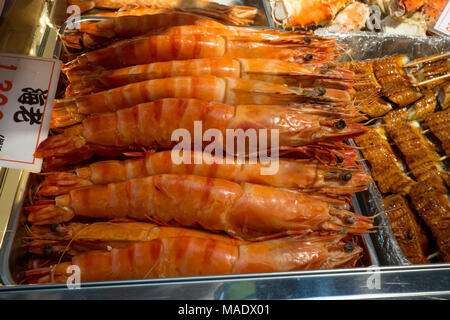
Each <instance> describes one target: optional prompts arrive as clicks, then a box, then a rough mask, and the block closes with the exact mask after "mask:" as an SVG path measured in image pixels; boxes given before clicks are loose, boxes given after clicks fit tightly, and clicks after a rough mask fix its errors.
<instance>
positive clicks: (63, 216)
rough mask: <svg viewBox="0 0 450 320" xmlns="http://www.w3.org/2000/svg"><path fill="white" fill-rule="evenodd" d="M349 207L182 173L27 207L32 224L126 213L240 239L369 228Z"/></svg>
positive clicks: (73, 193)
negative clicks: (304, 231)
mask: <svg viewBox="0 0 450 320" xmlns="http://www.w3.org/2000/svg"><path fill="white" fill-rule="evenodd" d="M348 209H349V205H348V203H347V202H346V201H344V200H340V199H337V198H331V197H327V196H324V195H320V194H313V193H304V192H300V191H292V190H287V189H279V188H273V187H268V186H263V185H257V184H250V183H242V184H238V183H235V182H232V181H228V180H223V179H216V178H207V177H200V176H195V175H182V174H179V175H177V174H161V175H154V176H150V177H144V178H137V179H130V180H127V181H124V182H119V183H110V184H108V185H96V186H92V187H86V188H82V189H76V190H72V191H70V192H69V193H68V194H64V195H60V196H57V197H55V200H54V201H53V200H42V201H38V202H36V203H35V204H33V205H31V206H28V207H26V208H25V210H26V211H28V212H29V214H28V221H29V222H30V223H31V224H35V225H42V224H52V223H61V222H67V221H70V220H71V219H72V218H74V217H85V218H95V219H122V218H130V219H135V220H140V221H154V222H156V223H158V224H161V225H181V226H185V227H200V228H202V229H205V230H210V231H214V232H226V233H227V234H229V235H230V236H233V237H235V238H238V239H244V240H255V239H259V238H263V237H268V236H269V237H272V236H274V235H276V234H284V233H288V232H291V231H301V230H314V231H332V230H334V231H339V230H345V232H347V233H351V234H354V233H367V232H369V231H370V229H371V228H373V224H372V221H371V219H370V218H368V217H364V216H361V215H358V214H355V213H353V212H351V211H349V210H348Z"/></svg>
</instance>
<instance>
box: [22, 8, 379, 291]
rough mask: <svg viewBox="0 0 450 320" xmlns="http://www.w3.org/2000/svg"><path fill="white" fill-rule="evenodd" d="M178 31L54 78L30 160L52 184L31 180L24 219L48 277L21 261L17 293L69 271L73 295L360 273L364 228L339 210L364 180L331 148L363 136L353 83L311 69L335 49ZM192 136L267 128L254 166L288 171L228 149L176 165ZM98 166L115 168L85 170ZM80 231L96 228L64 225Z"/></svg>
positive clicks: (329, 44) (268, 34) (341, 150)
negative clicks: (277, 275)
mask: <svg viewBox="0 0 450 320" xmlns="http://www.w3.org/2000/svg"><path fill="white" fill-rule="evenodd" d="M164 14H165V15H171V14H172V15H184V16H186V15H189V16H192V15H191V14H189V13H178V12H176V13H173V12H166V13H164ZM149 17H152V18H149ZM117 19H119V18H117ZM143 19H150V20H152V21H166V20H164V19H161V17H159V18H158V16H157V15H152V16H147V17H145V18H143ZM158 19H159V20H158ZM194 19H198V17H195V18H194ZM202 19H204V18H202ZM113 20H115V19H112V20H108V21H113ZM184 23H185V24H187V25H182V26H177V27H171V28H167V27H168V26H162V27H161V26H158V27H152V28H151V30H148V29H146V30H145V32H141V33H139V34H130V35H129V36H137V38H134V39H131V40H130V39H124V40H120V41H119V42H113V43H112V44H109V45H107V46H106V47H103V48H100V49H96V50H93V51H88V52H85V53H83V54H81V55H78V56H77V57H76V58H75V59H74V60H72V61H70V62H68V63H66V64H65V65H64V67H63V72H64V73H66V75H67V76H68V78H69V80H70V85H69V87H68V90H67V92H66V94H67V96H70V97H67V98H64V99H60V100H58V101H56V103H55V106H54V111H53V114H52V121H51V125H52V127H53V128H57V129H58V130H62V132H61V133H60V134H57V135H54V136H50V137H49V138H48V139H47V140H45V141H44V142H43V143H42V144H41V145H40V146H39V148H38V150H37V153H36V155H37V156H38V157H42V158H44V166H45V168H46V169H47V170H48V169H51V170H54V169H58V171H54V172H46V173H45V174H44V175H43V176H42V178H43V179H42V183H41V184H40V185H39V186H38V188H37V190H38V191H37V194H38V196H39V197H41V199H40V200H38V201H35V202H33V203H32V204H30V205H29V206H27V207H26V208H25V211H26V212H27V213H28V215H27V219H28V222H29V223H30V224H31V225H32V227H31V228H30V235H29V237H30V239H29V240H31V241H27V242H26V245H27V247H28V248H29V250H30V252H32V253H33V254H34V255H41V256H42V255H43V256H45V257H46V259H48V258H51V259H50V261H51V263H52V265H50V266H49V265H48V264H45V265H40V262H41V260H40V259H34V260H31V262H30V263H31V266H30V268H31V270H29V271H27V272H26V273H25V274H24V276H25V277H26V279H27V281H28V282H38V283H41V282H64V281H65V280H66V279H67V276H68V271H67V268H68V266H70V265H72V264H75V265H77V266H79V267H80V268H81V279H82V281H98V280H120V279H136V278H147V277H174V276H189V275H211V274H228V273H249V272H271V271H289V270H305V269H320V268H333V267H352V266H355V265H356V264H357V263H358V261H359V259H360V257H361V255H362V249H361V247H360V246H359V245H358V244H357V243H356V242H355V235H360V234H362V233H367V232H371V230H372V229H373V224H372V220H371V219H370V218H368V217H364V216H360V215H358V214H355V213H354V212H352V205H351V202H349V196H350V194H351V193H352V192H357V191H361V190H364V189H366V188H367V185H368V183H370V180H371V179H370V176H368V175H367V174H366V173H364V172H363V170H362V167H361V166H360V165H359V164H358V160H357V156H356V151H355V150H354V149H353V148H351V147H349V146H347V145H345V144H343V143H341V142H340V141H341V140H344V139H346V138H348V137H352V136H356V135H360V134H362V133H364V132H366V131H367V128H366V127H365V126H364V125H363V124H359V123H356V121H357V119H358V118H359V117H360V116H361V114H360V113H359V112H358V110H357V109H355V108H354V107H353V106H352V105H351V101H350V98H349V94H348V89H349V88H350V87H351V83H352V80H353V74H352V73H351V72H349V71H348V70H345V69H341V68H336V67H335V66H333V65H332V64H329V63H323V62H324V61H327V62H333V61H334V60H335V59H336V57H337V54H336V52H335V49H334V48H333V43H334V41H333V40H332V39H323V38H318V37H315V36H313V35H309V34H308V35H306V34H302V33H288V32H279V31H277V32H274V31H264V29H261V30H260V31H258V32H256V31H255V30H258V29H254V30H253V29H245V28H243V29H239V31H238V29H234V28H232V27H229V26H228V27H225V26H220V27H206V26H204V25H202V26H198V25H194V24H193V22H189V23H186V22H184ZM109 24H110V26H111V25H114V22H109ZM95 25H96V24H91V25H90V26H89V27H90V28H96V27H94V26H95ZM97 27H98V25H97ZM161 28H165V29H163V30H162V31H161ZM113 29H114V28H112V29H109V30H113ZM99 30H100V29H99ZM149 32H150V33H151V35H148V34H147V35H144V34H145V33H149ZM199 32H202V33H203V32H204V33H205V34H202V35H200V34H198V33H199ZM231 32H234V35H233V34H231ZM237 32H239V33H240V34H238V33H237ZM252 32H253V34H251V33H252ZM245 33H246V34H245ZM116 36H117V35H112V36H111V37H110V38H111V39H114V38H116ZM126 36H127V35H120V37H119V38H121V37H126ZM104 38H106V37H104ZM217 41H219V42H217ZM215 43H219V44H220V43H221V45H222V47H223V48H224V49H220V50H213V47H211V46H214V45H215ZM188 45H190V46H191V48H192V49H189V47H187V46H188ZM169 48H170V49H169ZM224 50H225V51H224ZM172 60H177V61H172ZM301 62H309V64H300V63H301ZM200 66H205V67H203V68H200ZM272 67H273V68H272ZM271 69H272V70H271ZM207 70H209V72H207ZM269 70H270V71H269ZM225 71H226V72H227V73H226V74H223V72H225ZM217 72H219V73H217ZM262 80H265V81H262ZM268 80H269V81H268ZM198 121H201V124H202V129H203V130H208V129H215V130H216V132H219V133H222V134H223V136H226V134H225V133H226V131H227V130H229V129H234V130H248V129H256V130H257V132H259V131H258V130H260V129H268V130H269V132H270V130H274V129H276V130H278V132H279V145H272V144H270V143H269V144H267V145H266V146H265V147H264V150H262V151H264V152H267V153H266V154H268V155H274V154H280V155H284V156H288V157H287V158H282V159H280V160H278V159H276V160H273V159H272V161H270V162H264V161H262V160H258V161H256V162H251V163H249V162H248V161H246V160H247V159H246V160H244V161H243V162H242V161H241V162H239V161H237V158H236V157H235V156H236V155H235V154H226V153H222V151H223V150H225V148H224V146H225V145H226V144H227V143H228V142H230V141H229V140H228V141H227V139H231V140H234V139H235V137H231V138H228V137H227V138H226V139H225V141H220V142H218V143H216V144H215V149H214V150H215V152H214V153H212V154H211V153H207V152H206V149H205V150H203V151H201V150H199V151H194V152H191V151H186V150H183V151H181V152H179V153H178V155H179V157H180V158H182V159H183V160H184V161H181V162H176V161H174V154H175V153H174V152H175V151H174V150H171V148H173V147H174V146H175V144H176V142H174V141H172V133H173V131H174V130H176V129H185V130H187V132H189V133H190V135H191V136H194V135H195V124H196V123H197V122H198ZM205 132H207V131H205ZM258 135H259V133H258ZM257 138H261V137H260V136H258V137H257ZM268 140H269V141H272V140H271V139H270V137H269V139H268ZM210 141H211V140H210ZM259 141H261V140H259ZM216 142H217V141H216ZM203 147H204V148H205V147H208V145H204V146H203ZM210 151H211V150H210ZM227 151H228V150H227ZM260 151H261V150H260ZM123 156H125V159H124V158H123ZM247 156H248V155H247ZM93 157H94V158H93ZM99 157H100V158H104V157H109V158H111V157H112V158H113V159H109V160H104V159H102V160H103V161H97V162H92V160H93V159H95V158H97V159H98V158H99ZM127 157H128V158H127ZM129 157H132V158H129ZM91 158H92V159H91ZM300 158H301V159H300ZM89 159H91V160H89ZM241 160H242V159H241ZM86 161H87V163H86ZM82 162H84V163H83V164H82V165H81V166H80V164H81V163H82ZM68 165H75V168H72V169H70V170H67V168H66V166H68ZM273 165H275V166H276V168H277V170H276V171H275V174H272V175H270V174H269V175H265V174H264V170H265V169H270V166H273ZM61 169H63V170H61ZM86 219H88V221H98V220H101V221H102V222H90V223H87V224H83V225H80V224H76V221H80V220H83V221H84V223H85V222H86ZM130 220H131V221H130ZM136 220H137V221H139V222H136ZM199 229H201V230H199ZM86 231H88V233H86ZM287 256H289V257H290V258H289V259H286V257H287ZM130 257H132V258H131V259H130ZM60 261H64V262H63V263H59V262H60ZM115 261H120V264H117V263H116V262H115ZM206 266H207V267H206Z"/></svg>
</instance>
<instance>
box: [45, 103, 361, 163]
mask: <svg viewBox="0 0 450 320" xmlns="http://www.w3.org/2000/svg"><path fill="white" fill-rule="evenodd" d="M352 117H354V115H353V114H351V113H350V114H349V113H346V112H345V109H344V110H342V111H341V112H339V110H337V109H336V108H334V107H329V106H320V105H308V104H305V105H301V104H300V105H295V106H272V105H270V106H264V105H247V106H244V105H240V106H237V107H232V106H230V105H226V104H221V103H215V102H210V101H203V100H198V99H162V100H157V101H154V102H150V103H144V104H140V105H137V106H134V107H131V108H127V109H122V110H118V111H116V112H114V113H103V114H98V115H96V116H94V117H90V118H86V119H84V120H83V121H82V123H81V124H79V125H77V126H74V127H71V128H68V129H66V131H65V132H64V133H63V134H59V135H55V136H51V137H48V138H47V139H46V140H44V141H43V142H42V143H41V144H40V145H39V147H38V149H37V151H36V156H37V157H39V158H47V159H49V158H51V157H69V158H71V159H73V160H74V161H81V160H82V159H81V158H80V157H79V155H80V154H83V153H86V152H87V151H88V150H90V151H93V152H94V153H96V154H104V155H108V154H110V155H121V154H122V153H123V152H127V151H132V150H133V149H131V150H130V147H133V146H143V147H160V148H172V147H174V146H175V145H176V144H177V143H178V142H177V141H173V140H172V135H173V132H174V130H176V129H180V128H182V129H185V130H187V132H189V133H190V135H191V136H194V134H195V131H196V129H195V128H196V124H197V125H198V124H199V122H200V124H201V129H200V130H201V131H207V130H208V129H215V130H218V131H219V132H220V133H221V134H222V138H223V139H222V141H223V145H222V146H219V147H221V148H222V150H225V149H226V148H225V147H224V146H226V145H227V143H230V142H232V141H231V140H233V141H234V139H235V137H234V136H229V138H228V140H227V138H226V137H227V131H228V134H229V129H232V130H233V132H236V130H238V129H242V130H248V129H255V130H256V131H257V133H256V137H257V138H258V137H259V134H260V131H259V129H261V128H264V129H267V130H268V131H266V132H265V133H267V139H268V142H267V146H268V148H269V149H270V148H272V147H274V148H277V147H278V146H276V145H273V146H272V142H271V141H273V140H272V138H271V134H272V129H273V130H277V131H278V144H279V146H292V147H295V146H302V145H310V144H314V143H316V142H320V141H330V140H344V139H347V138H350V137H353V136H357V135H360V134H362V133H364V132H366V131H367V127H365V126H364V125H363V124H360V123H347V122H348V120H347V121H346V120H344V119H343V118H347V119H349V118H350V119H351V118H352ZM198 130H199V129H197V131H198ZM200 134H202V135H203V133H202V132H201V133H200ZM264 142H265V141H264ZM260 143H261V142H260ZM260 147H261V146H260ZM219 151H220V150H216V152H219ZM260 151H261V150H260ZM228 152H234V151H233V150H228ZM250 152H255V150H250ZM105 153H106V154H105ZM75 154H77V155H78V156H76V157H74V155H75Z"/></svg>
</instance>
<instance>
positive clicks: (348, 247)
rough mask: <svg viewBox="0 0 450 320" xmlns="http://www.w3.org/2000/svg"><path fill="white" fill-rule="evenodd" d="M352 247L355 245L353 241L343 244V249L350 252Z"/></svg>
mask: <svg viewBox="0 0 450 320" xmlns="http://www.w3.org/2000/svg"><path fill="white" fill-rule="evenodd" d="M353 249H355V245H354V244H353V243H351V242H347V243H346V244H345V245H344V251H345V252H351V251H353Z"/></svg>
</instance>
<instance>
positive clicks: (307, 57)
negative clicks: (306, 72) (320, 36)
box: [305, 53, 313, 61]
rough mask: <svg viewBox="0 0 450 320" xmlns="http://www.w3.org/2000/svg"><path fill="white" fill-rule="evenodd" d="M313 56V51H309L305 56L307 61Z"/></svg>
mask: <svg viewBox="0 0 450 320" xmlns="http://www.w3.org/2000/svg"><path fill="white" fill-rule="evenodd" d="M312 58H313V55H312V54H311V53H308V54H307V55H306V56H305V60H306V61H310V60H312Z"/></svg>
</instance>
